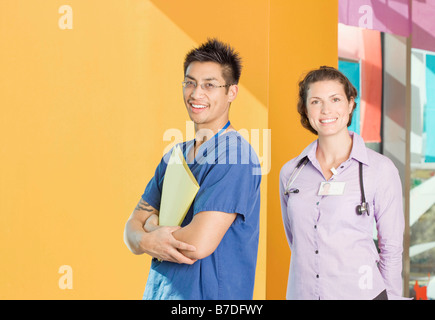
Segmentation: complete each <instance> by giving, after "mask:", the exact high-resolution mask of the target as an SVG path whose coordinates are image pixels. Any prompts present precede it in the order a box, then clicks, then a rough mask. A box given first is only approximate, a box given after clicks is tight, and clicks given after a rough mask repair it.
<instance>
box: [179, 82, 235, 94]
mask: <svg viewBox="0 0 435 320" xmlns="http://www.w3.org/2000/svg"><path fill="white" fill-rule="evenodd" d="M181 84H182V85H183V88H184V89H188V90H193V89H195V88H196V87H197V86H198V84H197V83H196V82H195V81H183V82H182V83H181ZM230 86H232V84H225V85H223V86H218V85H215V84H214V83H211V82H204V83H201V84H200V87H201V89H203V90H205V91H208V92H211V91H213V90H215V89H216V88H224V87H230Z"/></svg>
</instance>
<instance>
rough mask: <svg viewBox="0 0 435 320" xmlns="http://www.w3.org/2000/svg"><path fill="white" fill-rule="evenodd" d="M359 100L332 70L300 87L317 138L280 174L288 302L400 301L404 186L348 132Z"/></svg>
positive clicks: (306, 121) (304, 113) (305, 119)
mask: <svg viewBox="0 0 435 320" xmlns="http://www.w3.org/2000/svg"><path fill="white" fill-rule="evenodd" d="M356 96H357V91H356V89H355V88H354V87H353V85H352V84H351V83H350V81H349V80H348V79H347V78H346V77H345V76H344V75H343V74H342V73H341V72H339V71H338V70H336V69H335V68H331V67H320V68H319V69H317V70H313V71H311V72H309V73H308V74H307V75H306V76H305V78H304V79H303V80H302V81H301V82H300V83H299V102H298V112H299V113H300V115H301V123H302V125H303V126H304V127H305V128H307V129H308V130H310V131H311V132H313V133H315V134H317V135H318V139H317V140H315V141H314V142H313V143H311V144H310V145H309V146H308V147H307V148H306V149H305V150H304V151H303V152H302V153H301V154H300V155H299V156H298V157H296V158H294V159H292V160H290V161H289V162H287V163H286V164H285V165H284V166H283V168H282V169H281V173H280V198H281V209H282V217H283V222H284V227H285V232H286V236H287V240H288V243H289V246H290V249H291V253H292V255H291V262H290V272H289V278H288V286H287V299H400V298H401V296H402V276H401V272H402V251H403V231H404V214H403V204H402V186H401V181H400V177H399V174H398V170H397V169H396V167H395V166H394V164H393V163H392V162H391V161H390V160H389V159H388V158H387V157H385V156H383V155H381V154H379V153H377V152H375V151H373V150H371V149H368V148H366V146H365V143H364V141H363V139H362V138H361V137H360V136H359V135H358V134H356V133H354V132H351V131H349V130H348V126H349V125H350V123H351V120H352V113H353V110H354V109H355V106H356V105H355V98H356ZM367 121H370V119H367ZM374 225H376V229H377V234H378V248H377V247H376V244H375V242H374V240H373V231H374Z"/></svg>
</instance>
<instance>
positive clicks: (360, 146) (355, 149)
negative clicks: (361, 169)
mask: <svg viewBox="0 0 435 320" xmlns="http://www.w3.org/2000/svg"><path fill="white" fill-rule="evenodd" d="M349 135H350V137H351V138H352V141H353V143H352V150H351V152H350V155H349V159H355V160H356V161H359V162H361V163H363V164H366V165H369V160H368V156H367V148H366V145H365V143H364V140H363V138H362V137H361V136H360V135H358V134H357V133H355V132H353V131H349ZM318 143H319V140H318V139H317V140H315V141H313V142H312V143H310V145H308V147H306V148H305V150H304V151H302V153H301V154H300V156H299V158H300V159H302V158H303V157H304V156H308V159H310V161H311V162H314V160H315V159H316V150H317V144H318ZM316 162H317V159H316Z"/></svg>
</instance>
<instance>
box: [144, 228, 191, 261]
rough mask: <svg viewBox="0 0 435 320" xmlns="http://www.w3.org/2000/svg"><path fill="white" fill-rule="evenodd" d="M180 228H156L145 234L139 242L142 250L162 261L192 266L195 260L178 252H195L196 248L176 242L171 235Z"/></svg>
mask: <svg viewBox="0 0 435 320" xmlns="http://www.w3.org/2000/svg"><path fill="white" fill-rule="evenodd" d="M180 228H181V227H178V226H177V227H162V226H156V227H154V228H153V230H152V231H150V232H145V234H144V236H143V237H142V241H141V242H140V247H141V248H142V250H143V251H144V252H145V253H147V254H149V255H151V256H153V257H154V258H157V259H158V260H162V261H170V262H175V263H185V264H193V263H194V262H195V261H196V259H190V258H188V257H186V256H185V255H184V254H182V253H181V252H180V251H179V250H183V251H188V252H195V251H196V248H195V247H194V246H192V245H190V244H187V243H185V242H181V241H178V240H177V239H175V238H174V236H173V235H172V233H173V232H174V231H176V230H178V229H180Z"/></svg>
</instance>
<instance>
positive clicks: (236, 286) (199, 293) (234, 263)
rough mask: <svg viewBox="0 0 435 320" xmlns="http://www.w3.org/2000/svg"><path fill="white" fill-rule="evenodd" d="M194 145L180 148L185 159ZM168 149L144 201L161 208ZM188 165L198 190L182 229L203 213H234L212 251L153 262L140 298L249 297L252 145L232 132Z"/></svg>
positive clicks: (255, 217) (257, 175)
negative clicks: (188, 259)
mask: <svg viewBox="0 0 435 320" xmlns="http://www.w3.org/2000/svg"><path fill="white" fill-rule="evenodd" d="M193 144H194V141H193V140H191V141H188V142H183V143H181V144H180V147H181V149H182V150H183V152H184V157H185V158H186V154H188V152H189V150H190V149H191V148H192V147H193ZM171 152H172V150H171V151H169V152H168V153H167V154H166V155H165V156H164V157H163V158H162V160H161V162H160V164H159V165H158V167H157V169H156V172H155V175H154V177H153V178H152V179H151V181H150V182H149V183H148V185H147V187H146V189H145V192H144V194H143V195H142V199H143V200H144V201H146V202H148V203H149V204H150V205H151V206H153V207H154V208H156V209H157V210H159V208H160V198H161V191H162V186H163V178H164V175H165V171H166V166H167V162H168V160H169V157H170V155H171ZM186 161H187V163H188V166H189V168H190V170H191V171H192V173H193V175H194V176H195V178H196V180H197V181H198V184H199V185H200V189H199V191H198V194H197V195H196V198H195V200H194V202H193V203H192V206H191V207H190V209H189V211H188V212H187V214H186V218H185V219H184V221H183V223H182V226H185V225H187V224H189V223H190V221H191V220H192V218H193V216H194V215H195V214H197V213H198V212H202V211H221V212H227V213H237V217H236V219H235V221H234V222H233V224H232V225H231V227H230V228H229V229H228V231H227V232H226V234H225V236H224V237H223V239H222V241H221V242H220V244H219V246H218V247H217V248H216V250H215V251H214V252H213V253H212V254H211V255H210V256H208V257H206V258H204V259H201V260H198V261H196V262H195V263H194V264H192V265H187V264H177V263H172V262H167V261H163V262H159V261H157V260H156V259H153V260H152V264H151V269H150V272H149V275H148V280H147V284H146V288H145V292H144V295H143V299H179V300H183V299H186V300H200V299H206V300H213V299H219V300H221V299H222V300H225V299H252V297H253V291H254V280H255V267H256V262H257V251H258V237H259V215H260V182H261V167H260V164H259V161H258V157H257V155H256V153H255V151H254V149H253V148H252V147H251V145H250V144H249V143H248V142H247V141H246V140H245V139H244V138H243V137H242V136H241V135H240V134H239V133H238V132H237V131H230V132H227V133H225V134H222V135H221V136H219V137H218V138H215V139H210V140H208V141H207V142H205V143H203V144H202V145H201V146H200V147H199V148H198V152H197V156H196V158H195V159H194V160H193V161H190V162H189V161H188V160H186Z"/></svg>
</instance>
